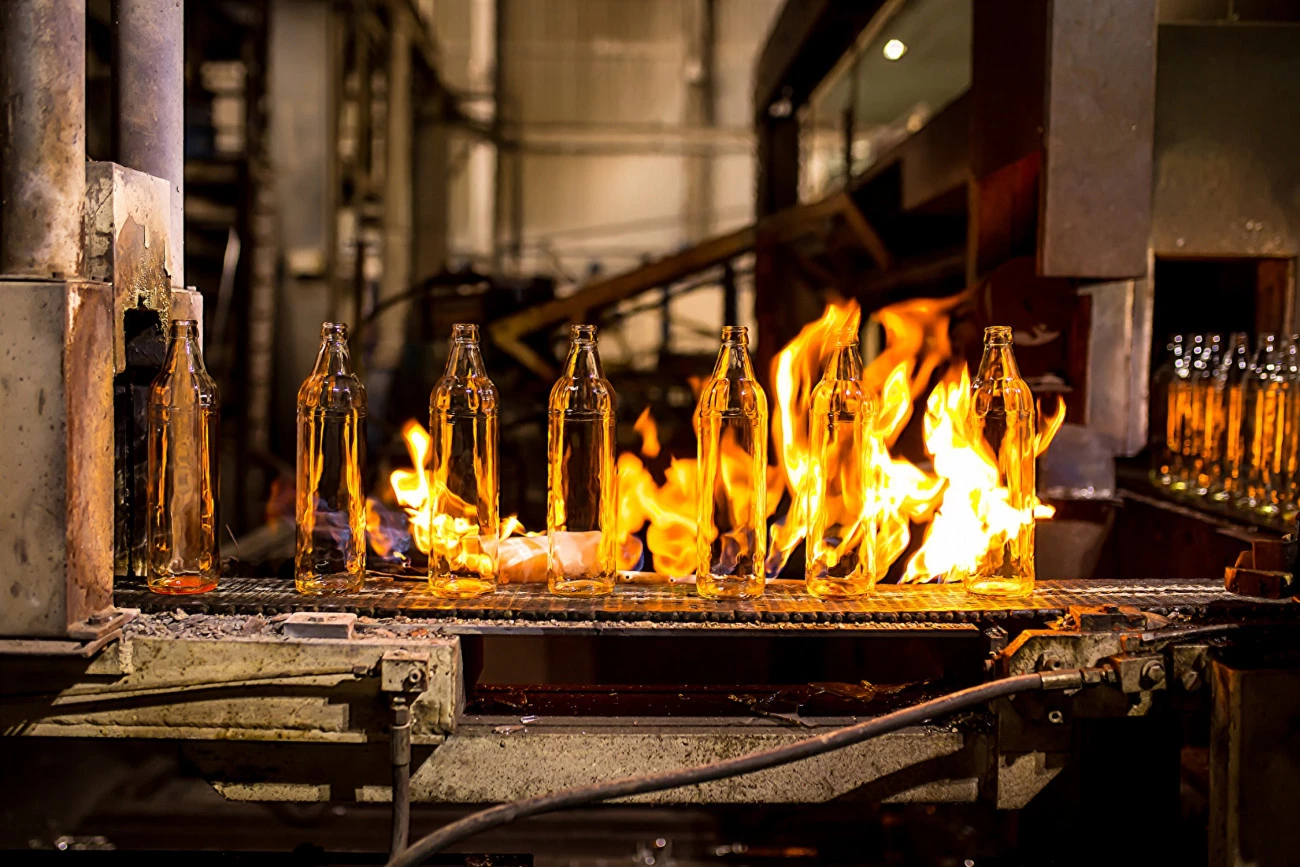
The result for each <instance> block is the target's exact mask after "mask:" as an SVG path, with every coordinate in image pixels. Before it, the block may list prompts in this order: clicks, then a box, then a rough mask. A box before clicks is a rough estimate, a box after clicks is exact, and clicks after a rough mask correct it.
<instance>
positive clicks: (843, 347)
mask: <svg viewBox="0 0 1300 867" xmlns="http://www.w3.org/2000/svg"><path fill="white" fill-rule="evenodd" d="M824 378H825V379H833V380H839V381H844V382H854V381H857V380H860V379H862V356H861V355H860V354H859V353H858V345H857V344H856V343H841V344H839V345H838V346H836V347H835V351H834V352H832V353H831V357H830V361H828V362H827V363H826V373H825V375H824Z"/></svg>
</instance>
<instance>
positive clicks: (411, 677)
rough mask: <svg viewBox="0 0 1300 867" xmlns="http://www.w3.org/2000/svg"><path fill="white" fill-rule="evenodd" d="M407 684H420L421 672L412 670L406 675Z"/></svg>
mask: <svg viewBox="0 0 1300 867" xmlns="http://www.w3.org/2000/svg"><path fill="white" fill-rule="evenodd" d="M406 682H407V683H410V684H412V685H414V684H417V683H419V682H420V672H419V671H418V670H416V669H411V671H410V672H408V673H407V675H406Z"/></svg>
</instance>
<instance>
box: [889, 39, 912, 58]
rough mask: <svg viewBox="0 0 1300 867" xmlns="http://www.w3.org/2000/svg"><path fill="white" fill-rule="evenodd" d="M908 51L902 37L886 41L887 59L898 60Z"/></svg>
mask: <svg viewBox="0 0 1300 867" xmlns="http://www.w3.org/2000/svg"><path fill="white" fill-rule="evenodd" d="M906 53H907V45H905V44H904V43H903V41H902V40H901V39H891V40H889V41H888V42H886V43H885V48H884V54H885V59H886V60H898V59H899V58H901V57H902V56H903V55H904V54H906Z"/></svg>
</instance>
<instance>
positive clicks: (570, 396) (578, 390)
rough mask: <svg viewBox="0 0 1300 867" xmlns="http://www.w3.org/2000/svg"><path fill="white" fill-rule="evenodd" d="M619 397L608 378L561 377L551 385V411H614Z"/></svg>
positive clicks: (549, 404)
mask: <svg viewBox="0 0 1300 867" xmlns="http://www.w3.org/2000/svg"><path fill="white" fill-rule="evenodd" d="M617 405H618V397H617V395H616V394H615V393H614V388H613V386H612V385H610V382H609V380H608V379H605V378H604V377H597V376H579V377H570V376H564V377H560V379H559V380H557V381H556V383H555V385H554V386H552V387H551V395H550V400H549V401H548V407H549V408H550V411H552V412H556V411H564V410H576V411H581V412H602V413H603V412H609V413H611V414H612V413H613V412H614V410H615V408H616V407H617Z"/></svg>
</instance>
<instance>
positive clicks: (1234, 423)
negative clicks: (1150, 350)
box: [1210, 331, 1250, 503]
mask: <svg viewBox="0 0 1300 867" xmlns="http://www.w3.org/2000/svg"><path fill="white" fill-rule="evenodd" d="M1249 341H1250V338H1249V337H1248V336H1247V335H1246V333H1245V332H1243V331H1238V332H1236V333H1234V334H1233V335H1232V336H1231V337H1229V338H1228V345H1227V347H1226V348H1225V349H1224V352H1223V357H1222V359H1221V361H1220V363H1219V368H1218V370H1217V371H1216V373H1215V378H1214V387H1215V389H1216V390H1217V391H1218V392H1219V396H1218V400H1219V403H1220V406H1222V408H1223V425H1222V427H1221V428H1220V429H1219V431H1218V437H1219V441H1218V445H1217V447H1216V451H1217V454H1218V458H1219V459H1218V461H1217V462H1216V463H1215V464H1214V466H1213V467H1212V469H1211V479H1210V499H1212V500H1215V501H1216V502H1220V503H1232V502H1235V501H1236V500H1237V499H1238V498H1240V497H1242V496H1244V494H1245V487H1244V484H1243V477H1242V473H1243V472H1244V470H1245V460H1244V455H1245V447H1246V441H1245V431H1246V428H1245V423H1244V422H1245V416H1246V379H1247V377H1248V376H1249V375H1250V346H1249Z"/></svg>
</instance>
